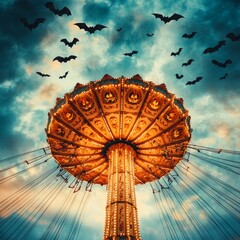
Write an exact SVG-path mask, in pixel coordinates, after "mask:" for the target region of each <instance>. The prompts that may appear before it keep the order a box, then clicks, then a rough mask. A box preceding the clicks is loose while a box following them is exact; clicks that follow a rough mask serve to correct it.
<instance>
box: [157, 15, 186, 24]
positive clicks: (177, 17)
mask: <svg viewBox="0 0 240 240" xmlns="http://www.w3.org/2000/svg"><path fill="white" fill-rule="evenodd" d="M153 15H154V16H155V18H160V20H161V21H163V22H164V23H165V24H166V23H168V22H170V21H172V20H175V21H178V20H179V19H180V18H184V17H183V16H182V15H179V14H177V13H174V14H173V15H172V16H171V17H166V16H163V15H162V14H159V13H153Z"/></svg>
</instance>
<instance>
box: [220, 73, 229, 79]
mask: <svg viewBox="0 0 240 240" xmlns="http://www.w3.org/2000/svg"><path fill="white" fill-rule="evenodd" d="M227 76H228V74H227V73H225V75H224V76H222V77H220V78H219V79H220V80H223V79H226V78H227Z"/></svg>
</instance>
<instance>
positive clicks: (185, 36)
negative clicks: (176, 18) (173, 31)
mask: <svg viewBox="0 0 240 240" xmlns="http://www.w3.org/2000/svg"><path fill="white" fill-rule="evenodd" d="M196 33H197V32H192V33H191V34H187V33H184V34H183V35H182V37H183V38H189V39H190V38H193V37H194V36H195V34H196Z"/></svg>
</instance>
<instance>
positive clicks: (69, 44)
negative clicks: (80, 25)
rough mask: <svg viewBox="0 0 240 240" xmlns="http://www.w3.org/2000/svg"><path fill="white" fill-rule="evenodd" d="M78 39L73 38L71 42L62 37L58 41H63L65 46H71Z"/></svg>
mask: <svg viewBox="0 0 240 240" xmlns="http://www.w3.org/2000/svg"><path fill="white" fill-rule="evenodd" d="M78 41H79V40H78V39H77V38H74V39H73V40H72V41H71V42H69V41H68V40H67V39H66V38H63V39H61V40H60V42H63V43H64V44H65V45H66V46H68V47H70V48H71V47H72V46H73V45H74V44H76V43H77V42H78Z"/></svg>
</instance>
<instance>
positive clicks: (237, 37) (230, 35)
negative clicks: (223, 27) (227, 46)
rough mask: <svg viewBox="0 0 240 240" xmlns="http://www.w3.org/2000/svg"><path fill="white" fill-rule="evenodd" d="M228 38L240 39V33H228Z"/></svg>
mask: <svg viewBox="0 0 240 240" xmlns="http://www.w3.org/2000/svg"><path fill="white" fill-rule="evenodd" d="M226 37H227V38H229V39H231V40H232V41H234V42H235V41H240V35H235V34H234V33H228V34H227V35H226Z"/></svg>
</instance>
